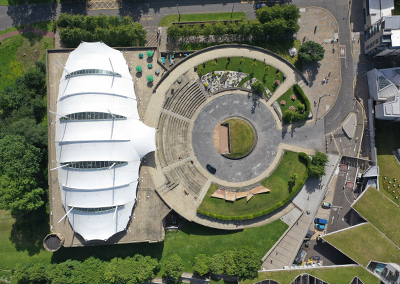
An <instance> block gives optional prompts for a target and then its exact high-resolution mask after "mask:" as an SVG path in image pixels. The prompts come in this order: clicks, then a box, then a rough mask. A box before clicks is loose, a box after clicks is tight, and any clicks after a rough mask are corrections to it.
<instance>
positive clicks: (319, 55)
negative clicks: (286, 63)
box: [299, 41, 325, 62]
mask: <svg viewBox="0 0 400 284" xmlns="http://www.w3.org/2000/svg"><path fill="white" fill-rule="evenodd" d="M324 54H325V49H324V47H323V46H321V45H320V44H319V43H316V42H314V41H307V42H305V43H303V45H302V46H301V47H300V49H299V58H300V59H301V60H303V61H306V62H312V61H321V60H322V59H324Z"/></svg>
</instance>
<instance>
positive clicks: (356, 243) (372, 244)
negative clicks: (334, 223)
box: [324, 224, 400, 267]
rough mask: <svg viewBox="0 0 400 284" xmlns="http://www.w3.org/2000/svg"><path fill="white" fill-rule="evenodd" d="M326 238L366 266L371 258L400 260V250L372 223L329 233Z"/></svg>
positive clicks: (385, 260) (382, 260) (390, 260)
mask: <svg viewBox="0 0 400 284" xmlns="http://www.w3.org/2000/svg"><path fill="white" fill-rule="evenodd" d="M324 239H325V240H326V241H328V242H329V243H331V244H332V245H334V246H335V247H337V248H338V249H340V250H341V251H343V252H344V253H345V254H347V255H348V256H349V257H351V258H352V259H354V260H355V261H357V262H358V263H360V264H362V265H363V266H365V267H366V266H367V265H368V263H369V261H370V260H374V261H379V262H396V263H397V262H399V261H400V250H398V249H397V248H396V247H395V246H394V245H393V244H392V243H391V242H389V241H388V240H387V239H386V238H385V237H384V236H382V234H381V233H379V231H378V230H376V229H375V228H374V227H372V226H371V224H365V225H361V226H358V227H356V228H353V229H349V230H346V231H343V232H339V233H336V234H333V235H328V236H325V237H324Z"/></svg>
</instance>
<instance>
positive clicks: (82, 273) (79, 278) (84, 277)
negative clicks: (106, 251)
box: [74, 257, 105, 284]
mask: <svg viewBox="0 0 400 284" xmlns="http://www.w3.org/2000/svg"><path fill="white" fill-rule="evenodd" d="M104 270H105V263H104V262H103V261H102V260H100V259H97V258H94V257H89V258H88V259H86V260H85V261H84V262H82V263H81V265H80V266H78V267H77V268H76V269H75V272H74V278H75V280H74V283H75V284H86V283H93V284H103V283H105V281H104Z"/></svg>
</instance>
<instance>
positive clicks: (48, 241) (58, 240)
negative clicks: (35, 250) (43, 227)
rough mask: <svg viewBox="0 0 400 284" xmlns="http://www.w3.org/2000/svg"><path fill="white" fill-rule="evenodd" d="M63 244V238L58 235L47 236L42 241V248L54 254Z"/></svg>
mask: <svg viewBox="0 0 400 284" xmlns="http://www.w3.org/2000/svg"><path fill="white" fill-rule="evenodd" d="M63 244H64V236H63V235H62V234H59V233H55V234H49V235H47V236H46V237H45V238H44V240H43V246H44V248H45V249H46V250H47V251H50V252H55V251H57V250H59V249H60V248H61V247H62V246H63Z"/></svg>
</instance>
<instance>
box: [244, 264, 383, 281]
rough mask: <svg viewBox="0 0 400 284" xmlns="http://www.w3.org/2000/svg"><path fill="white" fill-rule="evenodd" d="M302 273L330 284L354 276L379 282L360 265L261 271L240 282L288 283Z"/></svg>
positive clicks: (349, 279)
mask: <svg viewBox="0 0 400 284" xmlns="http://www.w3.org/2000/svg"><path fill="white" fill-rule="evenodd" d="M303 273H307V274H310V275H313V276H315V277H317V278H319V279H321V280H323V281H326V282H328V283H331V284H349V283H350V282H351V280H353V278H354V277H355V276H358V277H359V278H360V279H361V281H363V283H364V284H379V283H380V280H379V279H378V278H376V277H375V276H374V275H372V274H371V273H369V272H368V271H367V270H365V269H364V268H362V267H360V266H357V267H340V268H324V269H304V270H286V271H274V272H263V273H259V274H258V278H257V279H252V280H244V281H241V282H240V283H242V284H252V283H256V282H258V281H261V280H264V279H273V280H275V281H278V282H279V283H280V284H290V283H291V282H292V281H293V280H294V279H295V278H296V277H297V276H299V275H301V274H303Z"/></svg>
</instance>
